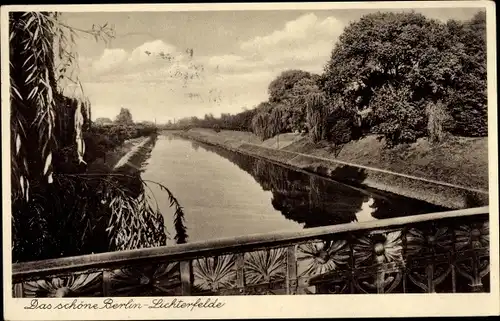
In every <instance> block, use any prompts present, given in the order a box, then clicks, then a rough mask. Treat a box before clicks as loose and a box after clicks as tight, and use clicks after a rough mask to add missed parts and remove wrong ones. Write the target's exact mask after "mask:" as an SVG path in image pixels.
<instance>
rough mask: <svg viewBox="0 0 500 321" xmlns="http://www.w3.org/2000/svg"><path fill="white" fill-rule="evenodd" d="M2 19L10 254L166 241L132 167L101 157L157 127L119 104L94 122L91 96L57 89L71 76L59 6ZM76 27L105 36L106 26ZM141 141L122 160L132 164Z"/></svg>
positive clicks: (180, 234) (37, 255) (35, 255)
mask: <svg viewBox="0 0 500 321" xmlns="http://www.w3.org/2000/svg"><path fill="white" fill-rule="evenodd" d="M9 27H10V28H9V29H10V83H11V92H10V111H11V117H10V128H11V168H12V169H11V192H12V215H11V217H12V255H13V262H21V261H32V260H40V259H48V258H57V257H62V256H72V255H82V254H88V253H97V252H104V251H114V250H124V249H135V248H143V247H151V246H160V245H166V243H167V235H166V232H165V228H164V224H163V216H162V214H161V213H160V212H159V210H158V207H157V206H156V205H155V202H154V196H153V195H151V193H148V190H149V189H148V188H147V185H146V182H145V181H143V180H142V179H141V177H140V172H139V170H137V169H136V167H131V166H125V167H123V168H118V169H116V170H113V168H112V167H111V166H103V162H102V157H103V155H104V154H105V153H106V152H109V151H112V150H113V149H115V148H117V147H119V146H121V145H122V144H123V143H124V141H125V140H127V139H132V138H136V137H141V136H151V139H150V141H149V144H153V143H154V139H155V136H156V131H157V128H156V127H155V126H154V124H153V126H152V125H151V124H136V123H134V122H133V121H132V118H131V115H130V112H128V113H127V112H126V110H122V111H121V112H120V115H119V117H117V120H116V121H115V124H112V125H111V126H106V125H97V124H93V123H92V122H91V121H90V119H91V117H90V113H91V106H90V103H89V102H88V101H86V100H85V99H81V98H76V97H69V96H67V95H66V94H65V93H64V88H65V86H64V85H65V84H67V83H69V82H73V83H74V82H77V83H78V81H77V79H75V77H74V76H73V75H72V72H71V71H72V70H74V68H73V67H74V64H75V61H74V59H75V55H74V54H73V53H72V51H71V50H70V49H71V48H70V47H71V44H72V39H73V38H74V36H76V35H77V31H75V30H74V29H72V28H71V27H69V26H67V25H65V24H63V23H61V22H60V19H59V14H57V13H48V12H14V13H11V14H10V16H9ZM78 32H84V33H87V34H90V35H92V36H94V37H96V38H97V39H104V40H106V39H109V38H112V37H113V31H112V30H110V29H109V28H107V27H106V26H102V27H96V26H94V27H93V28H92V29H91V30H79V31H78ZM146 149H147V148H144V150H139V151H137V153H136V154H135V158H134V157H132V158H131V160H129V161H134V162H136V163H137V165H139V166H140V165H141V163H143V162H144V161H145V159H146V158H147V157H148V155H147V150H146ZM99 162H100V165H99ZM153 183H154V182H153ZM159 185H160V184H159ZM160 187H161V189H162V190H163V191H164V192H165V193H166V194H167V197H168V198H169V200H170V204H171V205H172V206H174V207H175V223H176V224H175V227H176V229H177V235H176V240H177V242H179V243H182V242H185V241H186V239H187V235H186V233H185V227H184V224H183V212H182V208H181V207H180V205H179V204H178V202H177V200H176V199H175V197H174V196H173V195H172V193H171V192H170V191H169V190H168V189H167V188H166V187H165V186H163V185H160Z"/></svg>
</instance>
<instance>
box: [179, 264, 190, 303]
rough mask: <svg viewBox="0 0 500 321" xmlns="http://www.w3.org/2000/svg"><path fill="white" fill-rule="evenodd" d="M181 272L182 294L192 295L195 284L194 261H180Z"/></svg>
mask: <svg viewBox="0 0 500 321" xmlns="http://www.w3.org/2000/svg"><path fill="white" fill-rule="evenodd" d="M179 268H180V274H181V293H182V295H185V296H189V295H191V287H192V284H193V263H192V261H191V260H189V261H180V262H179Z"/></svg>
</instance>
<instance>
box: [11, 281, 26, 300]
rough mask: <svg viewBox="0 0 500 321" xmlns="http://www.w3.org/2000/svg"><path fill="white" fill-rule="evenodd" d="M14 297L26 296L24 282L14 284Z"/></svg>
mask: <svg viewBox="0 0 500 321" xmlns="http://www.w3.org/2000/svg"><path fill="white" fill-rule="evenodd" d="M13 294H14V298H23V297H24V286H23V283H22V282H20V283H16V284H14V293H13Z"/></svg>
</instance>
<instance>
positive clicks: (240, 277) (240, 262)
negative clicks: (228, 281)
mask: <svg viewBox="0 0 500 321" xmlns="http://www.w3.org/2000/svg"><path fill="white" fill-rule="evenodd" d="M235 257H236V259H235V263H234V264H235V269H236V287H237V288H238V290H239V293H240V294H242V293H244V292H245V253H237V254H235Z"/></svg>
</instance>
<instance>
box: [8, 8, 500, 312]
mask: <svg viewBox="0 0 500 321" xmlns="http://www.w3.org/2000/svg"><path fill="white" fill-rule="evenodd" d="M424 7H425V8H437V7H439V8H452V7H482V8H485V9H486V10H487V53H488V106H489V110H488V127H489V132H488V135H489V137H488V141H489V150H488V152H489V173H490V181H489V191H490V233H491V237H490V244H491V291H492V292H491V293H489V294H474V295H471V294H447V295H438V294H436V295H428V294H425V295H413V294H387V295H354V296H353V295H313V296H251V297H249V296H235V297H219V300H220V301H223V302H225V306H224V307H223V308H221V309H195V310H194V311H190V310H181V309H166V310H162V309H141V310H124V309H122V310H99V311H98V313H97V312H96V311H91V310H70V311H56V310H47V311H42V310H37V311H33V310H25V309H23V306H25V305H27V302H28V301H29V299H12V298H11V296H12V292H11V289H12V286H11V285H12V284H11V270H12V267H11V264H10V262H11V228H10V227H11V220H10V214H11V213H10V206H11V203H10V152H9V151H10V128H9V119H10V115H9V100H8V95H6V94H5V93H8V92H9V76H8V71H7V70H8V65H9V58H8V38H9V37H8V11H26V10H30V11H42V10H44V11H45V10H47V11H61V12H78V11H88V12H91V11H107V12H109V11H153V10H154V11H216V10H218V11H220V10H313V9H314V10H321V9H390V8H392V9H397V8H424ZM495 20H496V19H495V3H494V2H493V1H414V2H369V3H364V2H348V3H279V4H277V3H268V4H262V3H261V4H255V3H253V4H242V3H238V4H124V5H66V6H64V5H63V6H61V5H47V6H40V5H38V6H16V5H14V6H3V7H2V9H1V23H2V24H1V26H2V28H1V35H2V37H1V39H2V46H1V48H2V56H1V57H2V60H1V61H2V78H1V80H2V92H3V93H4V95H2V146H3V153H2V165H3V166H2V178H3V179H2V192H3V194H2V196H3V202H2V203H3V235H4V236H3V249H4V251H3V262H4V266H3V267H4V298H5V299H4V315H5V319H7V320H16V319H17V320H49V319H50V320H83V319H88V320H95V319H99V320H110V319H208V318H263V317H275V318H284V317H298V318H300V317H375V316H474V315H477V316H483V315H498V314H500V298H499V288H500V287H499V273H498V271H499V256H498V253H499V237H498V236H499V234H498V226H499V218H498V199H497V195H498V177H497V169H498V150H497V144H498V142H497V122H496V119H497V109H496V106H497V95H496V89H497V88H496V21H495ZM124 299H129V298H122V299H121V301H125V300H124ZM133 299H134V301H135V302H146V301H150V300H151V299H148V298H133ZM180 299H184V300H187V301H193V300H194V301H196V297H183V298H180ZM354 299H355V301H354ZM48 300H49V301H47V300H44V301H43V302H51V301H57V302H60V301H63V300H56V299H53V300H50V299H48ZM82 300H83V299H82ZM71 301H72V299H66V300H64V302H71ZM85 301H86V302H96V303H98V302H99V303H100V302H102V298H95V299H85ZM125 302H126V301H125Z"/></svg>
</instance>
